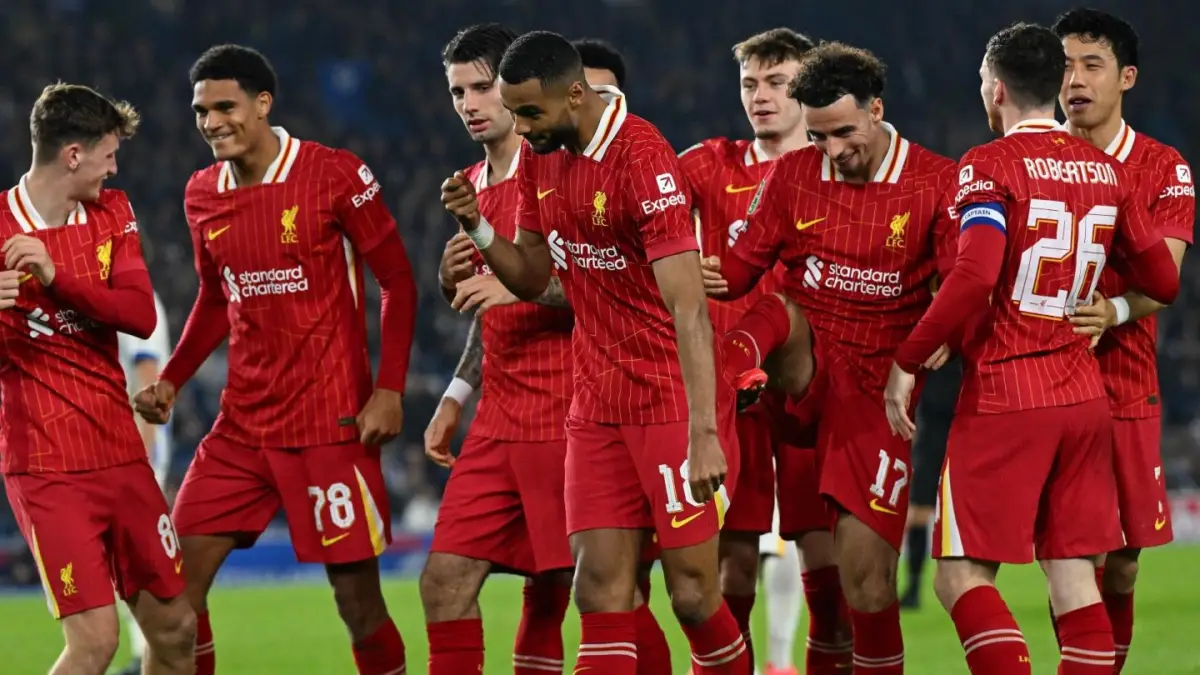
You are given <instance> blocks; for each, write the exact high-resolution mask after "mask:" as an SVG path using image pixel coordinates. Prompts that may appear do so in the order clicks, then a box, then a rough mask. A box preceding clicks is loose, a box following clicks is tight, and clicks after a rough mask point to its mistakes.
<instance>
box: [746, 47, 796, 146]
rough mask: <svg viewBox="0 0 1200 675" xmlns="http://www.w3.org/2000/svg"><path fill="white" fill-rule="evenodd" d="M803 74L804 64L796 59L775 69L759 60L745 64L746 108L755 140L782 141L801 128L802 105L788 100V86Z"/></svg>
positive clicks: (778, 65) (777, 65)
mask: <svg viewBox="0 0 1200 675" xmlns="http://www.w3.org/2000/svg"><path fill="white" fill-rule="evenodd" d="M799 70H800V62H799V61H797V60H795V59H785V60H784V61H782V62H780V63H777V64H775V65H768V64H767V63H765V62H764V61H762V60H761V59H756V58H751V59H747V60H745V61H743V62H742V64H741V66H740V68H739V75H740V76H741V85H742V108H743V109H744V110H745V111H746V118H747V119H749V120H750V128H751V129H753V130H754V137H755V138H763V139H773V138H782V137H785V136H788V135H790V134H792V133H794V132H795V131H796V129H797V127H799V126H800V123H801V112H800V104H799V103H798V102H797V101H796V100H795V99H793V98H791V97H790V96H788V85H789V84H790V83H791V81H792V79H793V78H795V77H796V73H797V72H799Z"/></svg>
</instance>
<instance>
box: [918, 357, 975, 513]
mask: <svg viewBox="0 0 1200 675" xmlns="http://www.w3.org/2000/svg"><path fill="white" fill-rule="evenodd" d="M962 377H963V373H962V361H961V360H959V359H958V358H957V357H956V358H954V359H953V360H951V361H950V362H949V363H947V364H946V365H944V366H942V367H941V368H940V369H938V370H935V371H933V372H931V373H929V376H928V377H926V379H925V390H924V391H923V392H922V393H921V400H920V402H918V404H917V413H916V420H915V421H916V424H917V433H916V436H915V437H914V438H913V447H912V457H913V480H912V489H911V490H910V491H909V501H910V502H911V503H912V504H913V505H914V506H929V507H932V506H935V505H936V504H937V494H938V478H939V477H940V476H941V473H942V461H943V460H945V459H946V439H948V438H949V437H950V422H951V421H953V420H954V407H955V405H957V404H958V391H959V389H960V388H961V387H962Z"/></svg>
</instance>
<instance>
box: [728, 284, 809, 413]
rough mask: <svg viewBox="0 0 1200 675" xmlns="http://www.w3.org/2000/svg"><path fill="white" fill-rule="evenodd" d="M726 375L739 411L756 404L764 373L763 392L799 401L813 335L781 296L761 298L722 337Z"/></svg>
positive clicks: (800, 312) (796, 308) (797, 310)
mask: <svg viewBox="0 0 1200 675" xmlns="http://www.w3.org/2000/svg"><path fill="white" fill-rule="evenodd" d="M725 345H726V350H725V355H726V359H725V373H726V375H727V376H729V377H730V378H732V379H733V381H734V382H735V384H736V386H737V388H738V408H739V409H744V408H746V407H747V406H749V405H750V404H751V403H753V402H754V401H756V400H758V393H759V392H760V391H761V389H762V382H761V381H760V380H756V379H754V378H752V377H749V376H750V375H753V374H754V371H756V370H758V369H763V370H765V371H766V373H767V376H768V381H767V386H769V387H771V388H772V389H778V390H780V391H783V392H784V393H786V394H788V395H789V396H795V397H800V396H802V395H803V394H804V392H805V390H807V389H808V383H809V382H810V381H811V380H812V376H813V372H814V368H815V361H814V360H813V353H812V333H811V331H810V329H809V326H808V319H806V318H805V317H804V310H802V309H800V306H799V305H797V304H796V303H794V302H792V301H791V300H789V299H788V298H787V297H785V296H784V295H783V294H781V293H772V294H769V295H765V296H763V297H762V298H760V299H759V300H758V302H756V303H754V305H753V306H752V307H751V308H750V309H749V310H747V311H746V313H745V314H744V315H742V318H741V319H739V320H738V322H737V323H736V324H734V326H733V328H732V329H730V331H729V332H728V333H726V334H725Z"/></svg>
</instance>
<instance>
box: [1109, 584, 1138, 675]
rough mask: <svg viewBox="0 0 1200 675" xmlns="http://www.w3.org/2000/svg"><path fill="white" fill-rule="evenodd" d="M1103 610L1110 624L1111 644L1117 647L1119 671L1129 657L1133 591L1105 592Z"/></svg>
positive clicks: (1131, 640)
mask: <svg viewBox="0 0 1200 675" xmlns="http://www.w3.org/2000/svg"><path fill="white" fill-rule="evenodd" d="M1104 611H1105V612H1107V613H1108V622H1109V623H1110V624H1112V632H1113V644H1114V646H1115V647H1116V649H1117V667H1116V669H1115V670H1114V671H1113V672H1114V673H1120V672H1121V669H1122V668H1124V667H1125V659H1127V658H1129V645H1131V644H1133V593H1105V594H1104Z"/></svg>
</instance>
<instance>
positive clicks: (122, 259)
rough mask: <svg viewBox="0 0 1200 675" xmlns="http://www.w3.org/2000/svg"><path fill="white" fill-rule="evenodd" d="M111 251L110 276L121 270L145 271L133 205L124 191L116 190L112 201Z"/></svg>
mask: <svg viewBox="0 0 1200 675" xmlns="http://www.w3.org/2000/svg"><path fill="white" fill-rule="evenodd" d="M112 209H113V217H114V219H115V220H114V223H113V230H114V232H113V252H112V272H111V276H116V275H118V274H121V273H122V272H136V271H142V272H145V271H146V260H145V259H144V258H143V257H142V235H141V233H140V232H139V231H138V223H137V216H135V215H134V214H133V205H132V204H130V203H129V197H128V196H126V195H125V193H124V192H116V193H115V195H114V197H113V201H112Z"/></svg>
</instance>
